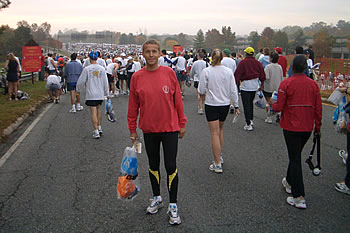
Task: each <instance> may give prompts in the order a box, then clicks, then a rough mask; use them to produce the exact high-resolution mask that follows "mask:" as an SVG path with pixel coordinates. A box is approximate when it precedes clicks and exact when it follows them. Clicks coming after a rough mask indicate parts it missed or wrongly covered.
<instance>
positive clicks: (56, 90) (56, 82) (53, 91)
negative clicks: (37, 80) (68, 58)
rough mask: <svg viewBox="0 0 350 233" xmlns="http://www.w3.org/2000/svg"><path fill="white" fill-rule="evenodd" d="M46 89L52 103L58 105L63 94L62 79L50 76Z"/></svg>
mask: <svg viewBox="0 0 350 233" xmlns="http://www.w3.org/2000/svg"><path fill="white" fill-rule="evenodd" d="M46 89H47V92H48V94H49V96H50V98H51V101H52V102H55V103H56V104H58V103H59V102H60V97H61V93H62V89H61V78H60V77H59V76H57V75H54V74H51V75H49V76H48V77H47V79H46Z"/></svg>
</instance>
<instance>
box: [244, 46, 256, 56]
mask: <svg viewBox="0 0 350 233" xmlns="http://www.w3.org/2000/svg"><path fill="white" fill-rule="evenodd" d="M244 52H246V53H247V54H254V53H255V51H254V49H253V48H252V47H248V48H246V49H245V50H244Z"/></svg>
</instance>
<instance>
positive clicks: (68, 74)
mask: <svg viewBox="0 0 350 233" xmlns="http://www.w3.org/2000/svg"><path fill="white" fill-rule="evenodd" d="M70 58H71V61H70V62H68V63H67V65H66V68H65V69H64V74H63V77H65V79H66V80H67V90H68V91H69V92H70V100H71V104H72V108H71V110H69V112H73V113H75V112H77V111H81V110H83V106H81V105H80V92H78V91H76V86H77V82H78V79H79V76H80V75H81V72H82V71H83V66H82V65H81V63H79V62H78V61H77V54H76V53H72V54H71V56H70ZM75 99H76V101H75ZM75 102H76V103H77V107H75Z"/></svg>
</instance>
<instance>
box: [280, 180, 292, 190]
mask: <svg viewBox="0 0 350 233" xmlns="http://www.w3.org/2000/svg"><path fill="white" fill-rule="evenodd" d="M282 185H283V187H284V188H285V189H286V193H289V194H291V193H292V187H291V186H290V184H288V182H287V179H286V177H283V179H282Z"/></svg>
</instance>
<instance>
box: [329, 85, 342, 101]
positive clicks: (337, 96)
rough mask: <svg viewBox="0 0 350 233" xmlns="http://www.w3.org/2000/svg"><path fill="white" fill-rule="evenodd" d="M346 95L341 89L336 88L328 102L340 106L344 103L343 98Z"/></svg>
mask: <svg viewBox="0 0 350 233" xmlns="http://www.w3.org/2000/svg"><path fill="white" fill-rule="evenodd" d="M344 96H345V94H343V93H341V92H340V91H339V88H336V89H335V90H334V91H333V93H332V94H331V95H330V96H329V98H328V101H330V102H332V103H333V104H335V105H339V104H341V103H342V102H343V97H344Z"/></svg>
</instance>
